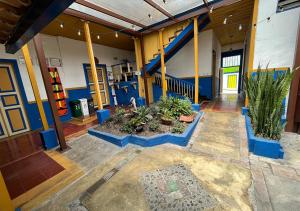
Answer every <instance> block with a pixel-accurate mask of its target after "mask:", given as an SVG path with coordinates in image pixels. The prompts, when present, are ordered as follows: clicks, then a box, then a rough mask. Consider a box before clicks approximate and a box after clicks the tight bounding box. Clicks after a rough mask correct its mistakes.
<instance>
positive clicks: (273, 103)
mask: <svg viewBox="0 0 300 211" xmlns="http://www.w3.org/2000/svg"><path fill="white" fill-rule="evenodd" d="M292 77H293V73H291V72H290V70H288V71H286V72H285V73H278V72H277V73H276V72H275V70H273V71H268V70H262V69H261V68H260V67H258V71H257V74H256V75H255V76H251V77H250V78H247V77H245V79H244V81H245V86H246V93H247V96H248V99H249V106H248V107H249V116H250V118H251V121H252V125H253V129H254V133H255V135H258V136H262V137H264V138H269V139H275V140H279V139H280V138H281V132H282V131H283V128H284V125H283V124H282V123H281V116H282V115H283V113H284V106H283V100H284V98H285V97H286V95H287V93H288V90H289V86H290V84H291V80H292Z"/></svg>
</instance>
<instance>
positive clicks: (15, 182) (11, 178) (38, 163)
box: [0, 151, 64, 199]
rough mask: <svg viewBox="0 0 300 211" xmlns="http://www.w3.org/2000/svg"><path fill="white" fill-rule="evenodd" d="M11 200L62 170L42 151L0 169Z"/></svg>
mask: <svg viewBox="0 0 300 211" xmlns="http://www.w3.org/2000/svg"><path fill="white" fill-rule="evenodd" d="M0 170H1V172H2V175H3V178H4V181H5V183H6V186H7V188H8V192H9V194H10V197H11V198H12V199H14V198H16V197H17V196H19V195H21V194H22V193H24V192H26V191H28V190H30V189H31V188H33V187H35V186H37V185H39V184H40V183H42V182H44V181H46V180H47V179H49V178H51V177H53V176H54V175H56V174H58V173H59V172H61V171H63V170H64V168H63V167H62V166H60V165H59V164H58V163H56V162H55V161H54V160H52V159H51V158H50V157H49V156H48V155H46V154H45V153H44V152H43V151H40V152H37V153H35V154H33V155H30V156H28V157H26V158H23V159H21V160H18V161H16V162H14V163H12V164H10V165H6V166H3V167H1V168H0Z"/></svg>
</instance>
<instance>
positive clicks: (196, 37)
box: [194, 16, 199, 104]
mask: <svg viewBox="0 0 300 211" xmlns="http://www.w3.org/2000/svg"><path fill="white" fill-rule="evenodd" d="M194 59H195V103H196V104H197V103H198V96H199V93H198V91H199V61H198V60H199V58H198V17H197V16H196V17H194Z"/></svg>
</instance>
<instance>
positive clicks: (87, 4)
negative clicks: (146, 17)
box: [76, 0, 146, 28]
mask: <svg viewBox="0 0 300 211" xmlns="http://www.w3.org/2000/svg"><path fill="white" fill-rule="evenodd" d="M76 3H78V4H80V5H82V6H85V7H88V8H90V9H93V10H96V11H98V12H101V13H104V14H106V15H109V16H112V17H114V18H117V19H119V20H122V21H125V22H127V23H131V24H133V25H135V26H139V27H141V28H144V27H146V26H145V25H144V24H141V23H139V22H137V21H134V20H131V19H129V18H126V17H124V16H122V15H119V14H117V13H115V12H113V11H111V10H108V9H105V8H103V7H101V6H99V5H96V4H93V3H91V2H88V1H85V0H76Z"/></svg>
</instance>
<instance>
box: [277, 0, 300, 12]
mask: <svg viewBox="0 0 300 211" xmlns="http://www.w3.org/2000/svg"><path fill="white" fill-rule="evenodd" d="M296 7H300V0H278V5H277V12H284V11H286V10H290V9H293V8H296Z"/></svg>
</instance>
